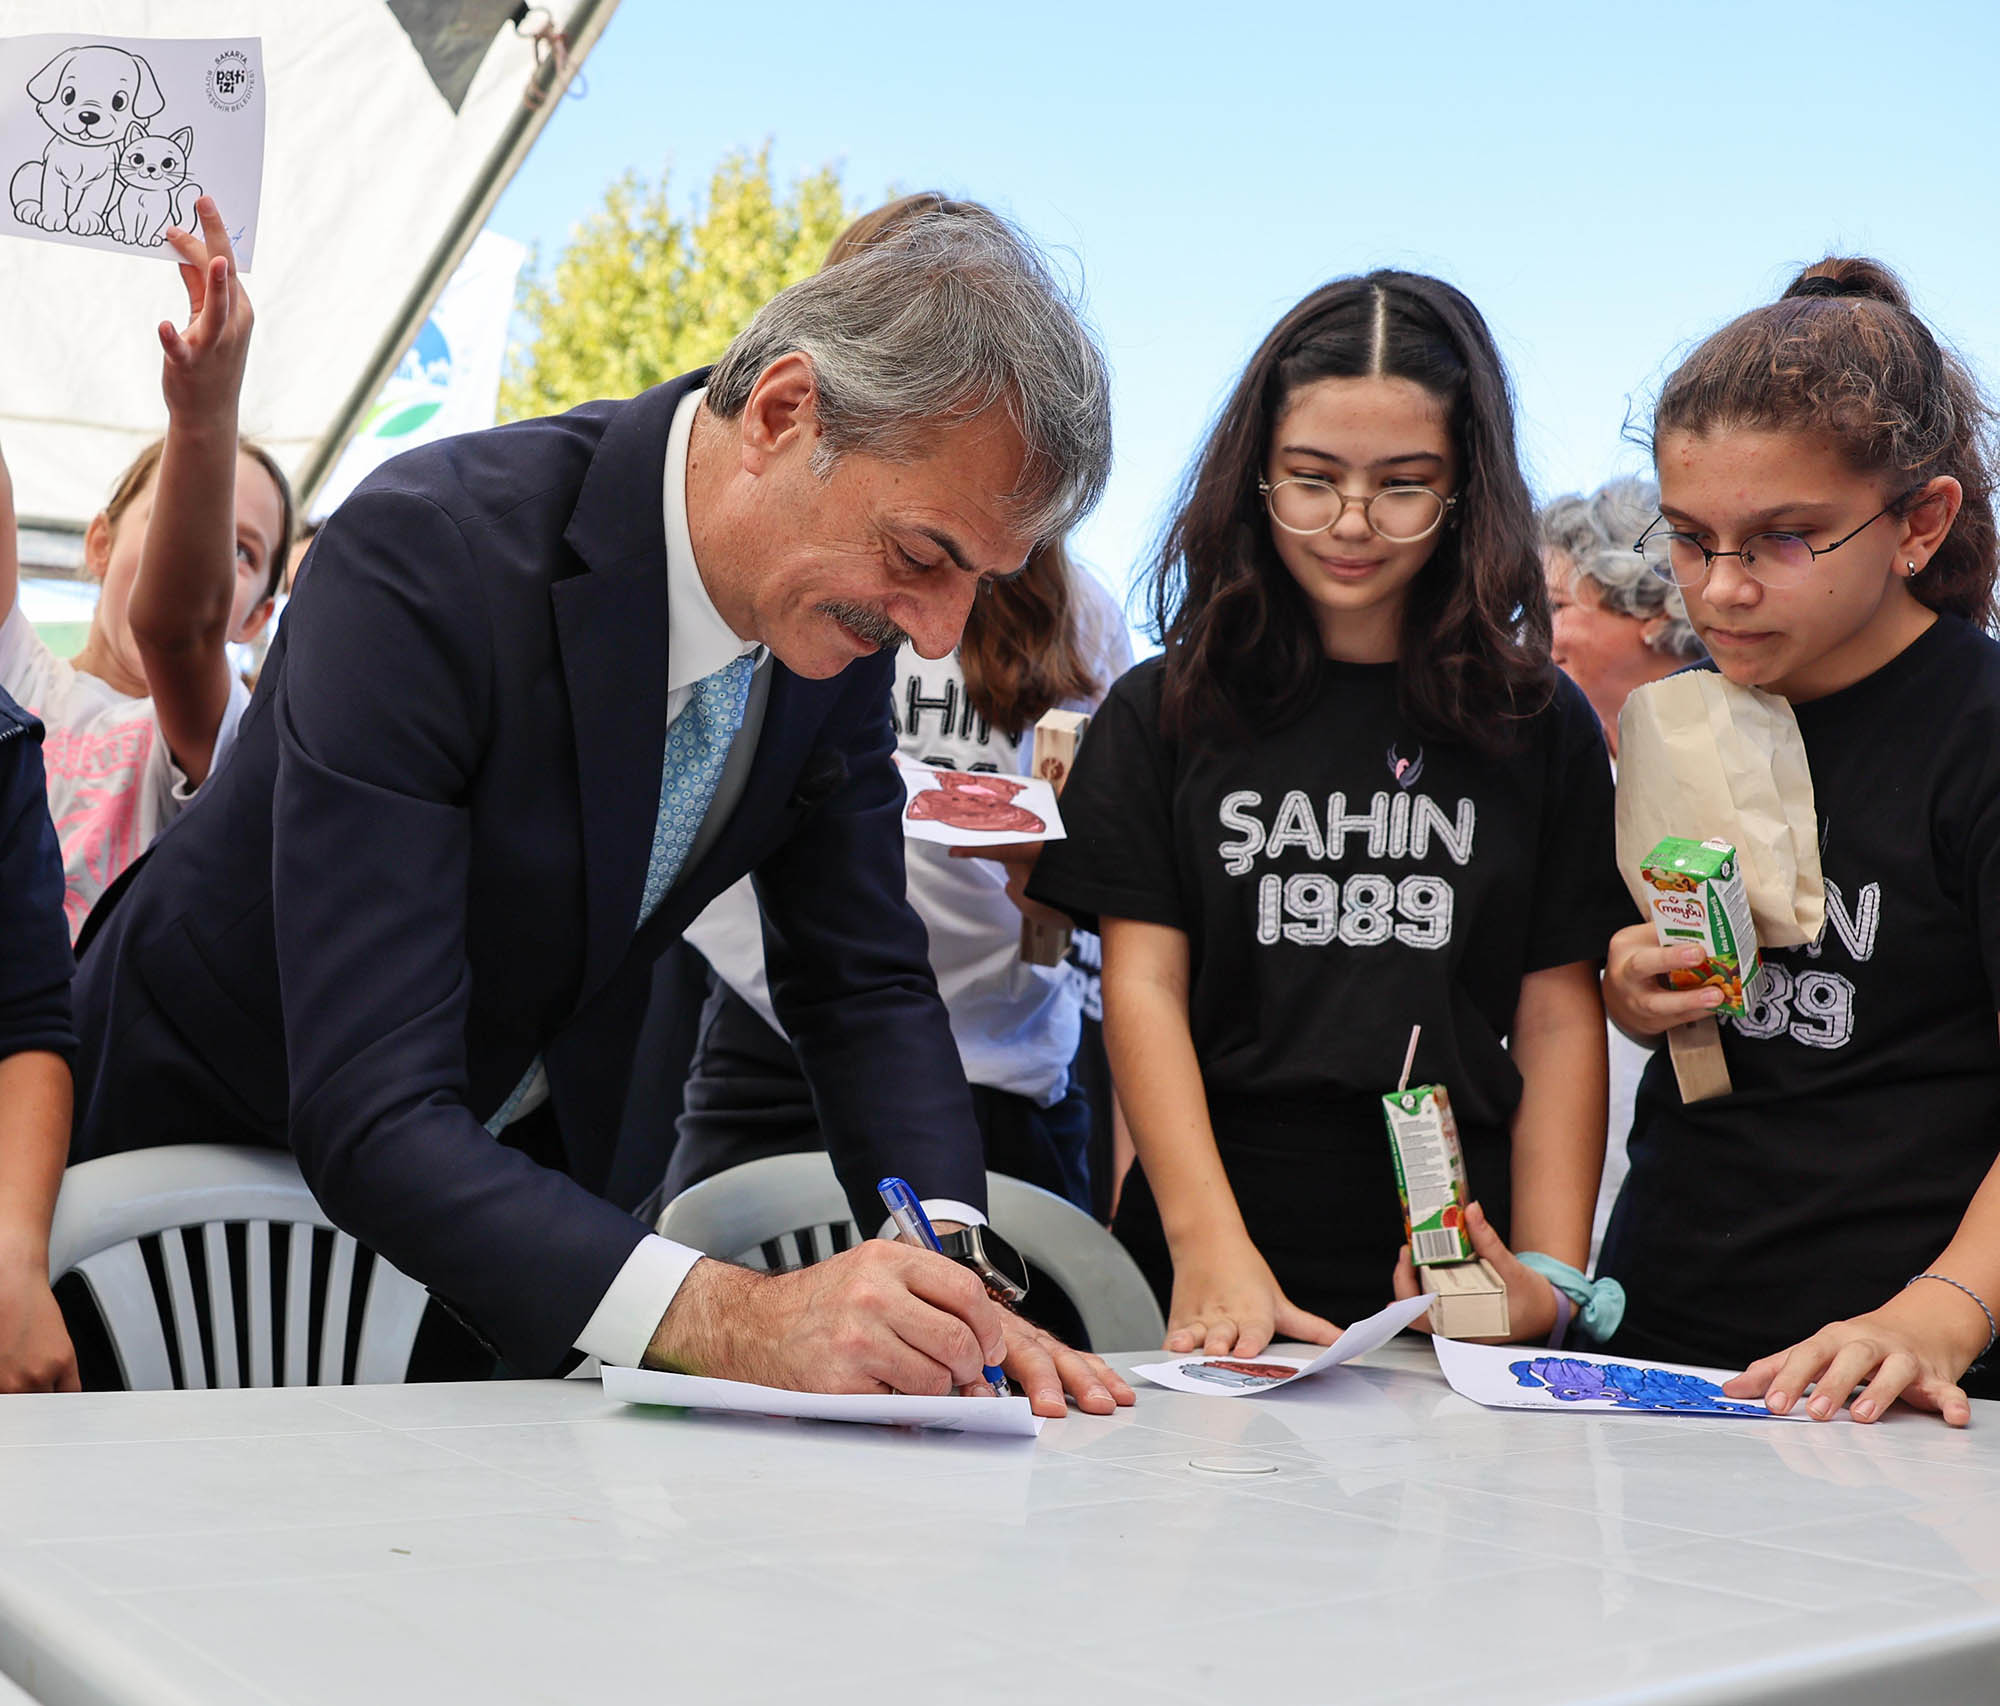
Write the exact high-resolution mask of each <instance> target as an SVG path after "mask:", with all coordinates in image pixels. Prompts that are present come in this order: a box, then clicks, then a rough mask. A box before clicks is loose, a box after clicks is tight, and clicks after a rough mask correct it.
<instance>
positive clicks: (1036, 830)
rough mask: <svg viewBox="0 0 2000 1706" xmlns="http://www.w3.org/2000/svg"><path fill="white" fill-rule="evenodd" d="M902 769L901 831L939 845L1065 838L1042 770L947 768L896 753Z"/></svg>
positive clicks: (1053, 793) (998, 844) (992, 844)
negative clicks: (1034, 773)
mask: <svg viewBox="0 0 2000 1706" xmlns="http://www.w3.org/2000/svg"><path fill="white" fill-rule="evenodd" d="M896 768H897V769H898V770H899V771H901V772H902V775H903V793H904V806H903V833H904V834H905V835H906V836H908V837H909V838H910V839H911V840H912V841H935V842H936V843H937V844H938V845H939V846H940V847H1001V846H1005V845H1006V844H1007V843H1008V842H1010V841H1061V840H1064V839H1065V838H1066V835H1067V832H1066V831H1065V830H1064V829H1063V821H1062V813H1061V812H1059V811H1058V810H1057V809H1056V791H1055V789H1054V788H1053V787H1051V786H1050V785H1049V784H1048V783H1047V782H1044V781H1043V780H1042V779H1041V778H1040V777H1039V776H1002V775H1000V774H999V773H998V772H997V771H992V770H949V769H946V768H944V767H943V766H941V765H935V764H918V763H915V762H914V761H913V760H911V759H907V758H904V757H902V756H901V755H900V754H899V755H898V756H897V759H896Z"/></svg>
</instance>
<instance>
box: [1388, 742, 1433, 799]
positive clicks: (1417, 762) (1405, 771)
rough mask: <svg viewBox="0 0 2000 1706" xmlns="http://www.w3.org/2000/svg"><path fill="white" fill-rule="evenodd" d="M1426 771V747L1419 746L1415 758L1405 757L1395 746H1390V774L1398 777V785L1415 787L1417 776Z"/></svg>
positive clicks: (1404, 787)
mask: <svg viewBox="0 0 2000 1706" xmlns="http://www.w3.org/2000/svg"><path fill="white" fill-rule="evenodd" d="M1423 773H1424V749H1423V748H1422V747H1418V748H1417V756H1416V757H1415V758H1403V757H1400V756H1399V755H1398V754H1397V751H1396V749H1395V747H1393V746H1391V747H1390V748H1389V774H1390V775H1391V776H1393V777H1395V778H1396V786H1397V787H1399V788H1403V789H1409V788H1414V787H1415V786H1416V785H1417V778H1418V777H1419V776H1421V775H1422V774H1423Z"/></svg>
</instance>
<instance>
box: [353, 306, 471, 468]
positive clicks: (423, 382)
mask: <svg viewBox="0 0 2000 1706" xmlns="http://www.w3.org/2000/svg"><path fill="white" fill-rule="evenodd" d="M450 388H451V345H450V344H448V343H446V342H445V336H444V333H442V332H441V331H439V330H438V323H437V321H435V320H426V321H425V322H424V329H423V330H422V331H421V332H419V333H418V334H417V341H416V342H415V343H414V344H412V345H411V346H410V350H409V353H408V354H407V355H405V356H404V357H403V359H402V362H401V363H400V364H399V365H398V366H397V368H396V371H395V372H394V373H393V374H391V375H390V376H389V382H388V384H386V385H384V386H383V387H382V395H381V396H380V397H379V398H377V399H376V403H375V407H374V408H373V409H371V410H370V411H369V413H368V418H367V419H366V420H365V421H363V422H362V423H361V432H360V435H359V436H361V437H362V438H380V439H398V438H408V437H409V436H410V434H411V433H413V432H416V431H417V430H418V429H419V428H421V427H424V426H426V425H428V424H429V422H430V420H431V417H432V416H433V415H435V414H436V413H437V412H438V410H440V409H441V408H443V407H444V402H445V393H446V392H447V391H449V390H450Z"/></svg>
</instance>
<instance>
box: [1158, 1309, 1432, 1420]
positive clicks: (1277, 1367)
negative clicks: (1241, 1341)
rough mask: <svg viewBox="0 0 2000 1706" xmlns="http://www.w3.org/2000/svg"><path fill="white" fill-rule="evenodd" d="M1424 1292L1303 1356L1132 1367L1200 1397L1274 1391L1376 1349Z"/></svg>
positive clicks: (1181, 1360)
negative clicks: (1316, 1353)
mask: <svg viewBox="0 0 2000 1706" xmlns="http://www.w3.org/2000/svg"><path fill="white" fill-rule="evenodd" d="M1430 1301H1431V1300H1430V1299H1429V1298H1428V1297H1406V1298H1404V1299H1403V1300H1402V1302H1400V1303H1392V1304H1390V1305H1389V1307H1388V1308H1387V1309H1384V1310H1381V1311H1380V1312H1378V1313H1377V1314H1374V1315H1370V1316H1368V1317H1367V1318H1366V1319H1365V1320H1361V1321H1356V1322H1354V1323H1352V1324H1351V1325H1350V1326H1349V1327H1348V1328H1347V1330H1346V1331H1345V1332H1344V1333H1342V1334H1341V1335H1340V1337H1339V1338H1337V1339H1335V1340H1334V1341H1333V1343H1332V1344H1330V1345H1328V1346H1327V1347H1326V1349H1325V1350H1323V1351H1321V1352H1320V1353H1319V1355H1318V1356H1316V1357H1312V1358H1310V1359H1309V1358H1306V1357H1301V1356H1291V1355H1288V1354H1284V1353H1279V1352H1272V1351H1267V1352H1265V1353H1264V1354H1263V1355H1262V1356H1255V1357H1212V1356H1186V1357H1175V1358H1174V1359H1173V1360H1172V1361H1170V1362H1149V1363H1141V1364H1140V1365H1139V1366H1138V1367H1137V1368H1135V1369H1133V1371H1132V1372H1133V1373H1134V1374H1143V1375H1144V1376H1145V1377H1146V1378H1147V1379H1148V1380H1150V1381H1151V1382H1152V1383H1153V1384H1154V1385H1155V1386H1165V1387H1168V1388H1170V1389H1171V1390H1173V1391H1175V1392H1195V1393H1199V1394H1200V1395H1201V1396H1202V1397H1204V1398H1248V1397H1251V1396H1253V1395H1255V1394H1256V1393H1259V1392H1275V1391H1276V1390H1277V1389H1278V1388H1279V1387H1280V1386H1289V1385H1290V1384H1291V1383H1292V1382H1293V1381H1295V1380H1302V1379H1304V1378H1305V1377H1306V1376H1307V1375H1309V1374H1318V1373H1319V1372H1320V1370H1321V1369H1326V1368H1336V1367H1338V1366H1339V1365H1340V1364H1341V1363H1344V1362H1352V1361H1353V1360H1354V1358H1356V1357H1358V1356H1366V1355H1367V1354H1368V1353H1369V1352H1370V1351H1373V1350H1380V1349H1381V1348H1382V1346H1384V1345H1386V1344H1387V1343H1388V1342H1389V1341H1390V1340H1391V1339H1393V1338H1394V1337H1395V1336H1396V1335H1397V1334H1398V1333H1400V1332H1401V1331H1402V1330H1403V1329H1404V1328H1405V1327H1407V1326H1408V1325H1409V1324H1410V1323H1411V1322H1412V1321H1414V1320H1415V1319H1416V1318H1417V1317H1418V1316H1419V1315H1421V1314H1423V1312H1424V1311H1425V1310H1426V1309H1427V1308H1429V1307H1430Z"/></svg>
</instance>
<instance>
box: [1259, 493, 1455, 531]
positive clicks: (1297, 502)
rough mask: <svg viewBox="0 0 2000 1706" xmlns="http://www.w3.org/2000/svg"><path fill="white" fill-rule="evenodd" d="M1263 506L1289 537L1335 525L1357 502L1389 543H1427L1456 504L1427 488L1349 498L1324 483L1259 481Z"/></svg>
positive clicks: (1370, 523)
mask: <svg viewBox="0 0 2000 1706" xmlns="http://www.w3.org/2000/svg"><path fill="white" fill-rule="evenodd" d="M1257 490H1258V491H1260V492H1262V493H1263V494H1264V507H1265V508H1266V509H1268V510H1269V511H1270V512H1271V519H1272V520H1273V521H1275V522H1276V523H1277V524H1278V525H1279V526H1280V527H1282V528H1283V529H1284V530H1285V531H1286V532H1287V533H1302V534H1309V533H1324V532H1325V531H1326V530H1327V529H1328V528H1329V527H1337V526H1339V524H1340V518H1341V517H1342V516H1344V515H1345V514H1346V513H1347V506H1348V505H1349V504H1359V505H1360V506H1361V513H1362V515H1363V516H1364V517H1365V518H1366V519H1367V522H1368V525H1369V526H1370V527H1371V528H1373V529H1374V530H1375V532H1376V533H1378V534H1380V535H1381V536H1382V537H1383V538H1384V539H1386V540H1388V541H1389V543H1390V544H1392V545H1414V544H1415V543H1416V542H1417V541H1418V540H1419V539H1428V538H1429V537H1430V536H1431V535H1432V534H1433V533H1435V532H1436V531H1437V530H1438V526H1439V524H1440V523H1441V522H1442V521H1443V520H1444V518H1445V516H1446V514H1447V513H1449V511H1450V510H1451V508H1452V506H1453V505H1454V504H1456V503H1457V502H1458V499H1457V498H1456V497H1449V498H1446V497H1440V496H1439V495H1438V494H1437V493H1436V492H1434V491H1432V490H1431V489H1430V487H1428V486H1385V487H1383V488H1382V490H1381V491H1379V492H1376V493H1375V494H1374V495H1373V496H1371V497H1365V498H1351V497H1349V496H1348V495H1347V494H1346V493H1345V492H1343V491H1342V490H1341V489H1340V488H1339V487H1338V486H1336V485H1334V484H1332V483H1331V482H1330V481H1327V480H1307V479H1298V478H1294V479H1290V480H1279V481H1278V482H1277V483H1276V484H1273V483H1272V482H1271V481H1269V480H1259V481H1258V482H1257Z"/></svg>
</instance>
